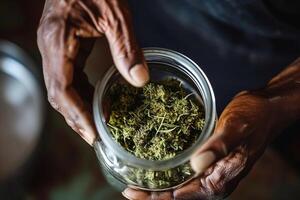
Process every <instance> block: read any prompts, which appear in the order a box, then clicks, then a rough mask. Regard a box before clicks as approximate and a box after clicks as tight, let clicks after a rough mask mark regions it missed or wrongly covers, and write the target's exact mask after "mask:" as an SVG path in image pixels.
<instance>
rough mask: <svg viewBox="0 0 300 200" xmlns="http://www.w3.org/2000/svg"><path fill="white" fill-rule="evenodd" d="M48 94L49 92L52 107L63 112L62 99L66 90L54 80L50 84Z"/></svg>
mask: <svg viewBox="0 0 300 200" xmlns="http://www.w3.org/2000/svg"><path fill="white" fill-rule="evenodd" d="M47 92H48V101H49V103H50V104H51V106H52V107H53V108H54V109H56V110H58V111H61V108H60V103H59V102H60V99H62V98H63V96H64V93H65V90H64V89H63V87H61V84H60V82H59V81H57V80H55V79H52V80H50V81H49V83H48V87H47Z"/></svg>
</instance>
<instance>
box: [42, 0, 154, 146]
mask: <svg viewBox="0 0 300 200" xmlns="http://www.w3.org/2000/svg"><path fill="white" fill-rule="evenodd" d="M37 36H38V46H39V49H40V52H41V55H42V59H43V72H44V79H45V83H46V88H47V91H48V99H49V102H50V104H51V105H52V106H53V108H55V109H56V110H57V111H58V112H60V113H61V114H62V115H63V116H64V117H65V119H66V122H67V123H68V124H69V126H70V127H72V129H73V130H74V131H76V132H77V133H78V134H80V135H81V137H82V138H83V139H84V140H86V141H87V142H88V143H89V144H90V145H92V143H93V141H94V140H95V137H96V130H95V125H94V123H93V120H92V117H91V113H90V112H89V107H88V105H86V104H85V103H84V100H86V101H88V102H91V99H92V95H93V88H92V87H91V85H89V83H88V81H87V77H86V75H85V74H84V73H83V67H84V63H85V60H86V58H87V57H88V55H89V53H90V51H91V49H92V46H93V43H94V40H95V38H97V37H102V36H105V37H106V38H107V40H108V43H109V46H110V49H111V53H112V57H113V61H114V63H115V65H116V67H117V68H118V70H119V71H120V73H121V74H122V75H123V77H124V78H125V79H126V80H127V81H128V82H130V83H131V84H132V85H135V86H143V85H144V84H145V83H146V82H147V81H148V79H149V75H148V69H147V66H146V64H145V61H144V57H143V55H142V52H141V50H140V48H139V47H138V45H137V43H136V41H135V37H134V35H133V31H132V25H131V21H130V15H129V12H128V9H127V4H126V1H123V0H84V1H83V0H47V1H46V3H45V7H44V11H43V15H42V18H41V21H40V25H39V28H38V34H37Z"/></svg>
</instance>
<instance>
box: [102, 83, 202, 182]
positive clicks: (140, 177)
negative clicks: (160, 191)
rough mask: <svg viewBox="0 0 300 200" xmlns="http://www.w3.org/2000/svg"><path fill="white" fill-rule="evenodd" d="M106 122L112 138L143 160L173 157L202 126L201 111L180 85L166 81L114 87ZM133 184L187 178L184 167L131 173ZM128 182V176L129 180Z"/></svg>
mask: <svg viewBox="0 0 300 200" xmlns="http://www.w3.org/2000/svg"><path fill="white" fill-rule="evenodd" d="M109 96H110V98H111V100H112V101H111V102H112V105H111V113H110V118H109V121H108V123H107V125H108V127H109V129H110V131H111V133H112V135H113V138H114V139H115V140H116V141H117V142H118V143H119V144H120V145H121V146H122V147H124V148H125V149H126V150H127V151H128V152H130V153H132V154H134V155H135V156H136V157H139V158H143V159H147V160H166V159H170V158H173V157H174V156H176V155H177V154H179V153H180V152H182V151H183V150H185V149H187V148H188V147H190V146H191V145H192V144H193V143H194V142H195V141H196V140H197V138H198V137H199V135H200V134H201V131H202V129H203V126H204V111H203V107H202V105H201V104H199V102H198V101H196V100H195V97H193V93H187V92H186V90H185V89H184V88H183V86H182V84H181V82H179V81H178V80H176V79H168V80H164V81H160V82H151V83H148V84H147V85H146V86H144V87H143V88H135V87H133V86H130V85H128V84H120V83H116V84H114V85H113V86H112V87H111V89H110V91H109ZM133 174H134V176H135V181H137V182H142V183H143V184H147V185H148V186H149V187H151V188H154V187H163V186H166V187H168V185H170V184H171V183H172V184H173V183H180V182H183V181H184V179H185V178H186V177H188V176H190V175H191V169H190V167H189V166H188V165H184V166H181V168H176V170H175V169H174V170H167V171H163V172H162V171H160V172H154V171H152V172H151V171H145V170H143V169H136V171H134V173H133ZM131 179H132V177H131Z"/></svg>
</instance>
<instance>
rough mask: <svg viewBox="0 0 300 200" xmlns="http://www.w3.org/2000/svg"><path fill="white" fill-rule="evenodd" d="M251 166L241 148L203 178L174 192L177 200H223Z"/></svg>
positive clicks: (216, 164) (244, 150)
mask: <svg viewBox="0 0 300 200" xmlns="http://www.w3.org/2000/svg"><path fill="white" fill-rule="evenodd" d="M251 166H252V165H251V164H249V162H248V153H247V150H246V148H245V146H239V147H237V148H236V149H235V150H233V151H232V152H231V153H230V154H228V156H226V157H224V158H223V159H221V160H220V161H218V162H216V163H215V164H214V165H213V166H211V167H210V168H209V170H208V171H206V172H205V174H203V175H202V176H200V177H198V178H196V179H195V180H193V181H192V182H190V183H188V184H187V185H185V186H183V187H181V188H179V189H177V190H175V191H174V197H175V199H182V200H190V199H203V200H205V199H223V198H224V197H226V196H227V195H229V194H230V193H231V192H232V191H233V190H234V189H235V188H236V186H237V185H238V183H239V181H240V180H241V179H242V178H243V177H244V176H245V175H246V174H247V173H248V172H249V170H250V169H251Z"/></svg>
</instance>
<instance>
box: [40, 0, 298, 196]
mask: <svg viewBox="0 0 300 200" xmlns="http://www.w3.org/2000/svg"><path fill="white" fill-rule="evenodd" d="M102 36H106V38H107V40H108V42H109V44H110V49H111V53H112V56H113V59H114V63H115V65H116V67H117V68H118V70H119V71H120V73H121V74H122V75H123V76H124V78H125V79H126V80H127V81H128V82H130V83H131V84H133V85H135V86H142V85H144V84H145V83H146V82H147V81H148V79H149V76H148V71H147V66H146V64H145V61H144V58H143V56H142V53H141V51H140V49H139V47H138V45H137V44H136V41H135V39H134V35H133V32H132V27H131V22H130V15H129V12H128V9H127V5H126V2H125V1H122V0H119V1H118V0H85V1H83V0H73V1H71V0H47V1H46V4H45V9H44V12H43V16H42V19H41V23H40V26H39V29H38V45H39V49H40V51H41V54H42V59H43V69H44V78H45V83H46V87H47V91H48V98H49V102H50V103H51V105H52V106H53V107H54V108H55V109H56V110H57V111H59V112H60V113H61V114H62V115H63V116H64V117H65V119H66V121H67V123H68V124H69V125H70V126H71V127H72V128H73V129H74V130H75V131H76V132H77V133H79V134H80V135H81V136H82V137H83V139H84V140H86V141H87V142H88V143H89V144H92V143H93V141H94V140H95V136H96V130H95V126H94V123H93V121H92V117H91V113H90V111H89V104H86V103H85V102H91V98H92V93H93V88H92V87H91V86H90V85H89V84H88V81H87V78H86V76H85V74H84V73H83V72H82V70H83V67H84V62H85V60H86V58H87V56H88V55H89V53H90V50H91V47H92V46H93V42H94V39H95V38H96V37H102ZM82 88H84V89H82ZM299 102H300V59H298V60H297V61H296V62H294V63H293V64H291V65H290V66H288V67H287V68H286V69H285V70H284V71H283V72H281V73H280V74H279V75H277V76H276V77H274V78H273V79H272V80H271V81H270V82H269V83H268V85H266V87H265V88H263V89H260V90H257V91H244V92H241V93H240V94H238V95H237V96H236V97H234V99H233V100H232V101H231V102H230V103H229V105H228V106H227V107H226V108H225V110H224V111H223V113H222V115H221V116H220V119H219V121H218V123H217V127H216V130H215V133H214V135H213V136H212V137H211V138H210V139H209V140H208V141H207V142H206V143H205V144H204V145H203V146H202V147H201V148H200V149H199V150H198V151H197V152H196V153H195V154H194V155H193V157H192V158H191V164H192V167H193V169H194V170H195V171H196V172H197V173H198V174H199V176H198V178H195V179H194V180H193V181H191V182H190V183H188V184H186V185H185V186H183V187H182V188H178V189H177V190H175V191H168V192H163V193H148V192H143V191H136V190H133V189H129V188H128V189H126V190H125V191H124V192H123V195H124V196H125V197H127V198H129V199H132V200H147V199H148V200H172V199H181V200H193V199H221V198H223V197H225V196H227V195H229V194H230V193H231V192H232V191H233V190H234V189H235V188H236V186H237V185H238V183H239V181H240V180H241V179H242V178H243V177H244V176H245V175H247V173H248V172H249V171H250V169H251V168H252V166H253V165H254V163H255V161H256V160H257V159H258V158H259V157H260V156H261V155H262V153H263V152H264V150H265V148H266V146H267V145H268V143H269V142H270V141H271V140H272V138H274V137H276V135H277V134H279V133H280V132H281V130H282V129H284V128H285V127H286V126H288V125H289V123H293V122H295V121H296V120H299V119H300V103H299ZM204 155H205V156H204Z"/></svg>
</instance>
